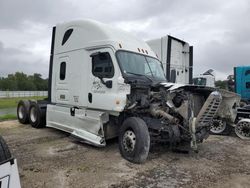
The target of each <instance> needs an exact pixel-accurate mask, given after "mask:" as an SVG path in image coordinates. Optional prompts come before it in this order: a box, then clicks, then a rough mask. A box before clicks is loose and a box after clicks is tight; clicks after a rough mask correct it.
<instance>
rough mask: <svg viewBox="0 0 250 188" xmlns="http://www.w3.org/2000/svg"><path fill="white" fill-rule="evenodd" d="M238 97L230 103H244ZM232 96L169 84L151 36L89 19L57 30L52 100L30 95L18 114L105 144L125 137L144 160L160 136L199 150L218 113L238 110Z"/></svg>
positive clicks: (128, 153) (125, 150) (133, 155)
mask: <svg viewBox="0 0 250 188" xmlns="http://www.w3.org/2000/svg"><path fill="white" fill-rule="evenodd" d="M184 46H185V45H184ZM188 49H190V48H189V47H188V45H186V46H185V50H187V51H188ZM185 53H186V51H185ZM187 53H188V52H187ZM181 54H184V53H182V52H181ZM185 68H186V69H188V70H187V71H189V67H185ZM181 70H182V69H181ZM181 70H180V71H181ZM183 71H186V70H185V69H184V70H183ZM170 72H171V71H170ZM226 97H227V96H226ZM231 98H233V100H232V101H231V102H230V103H226V105H225V106H227V107H228V109H232V107H233V105H234V104H235V103H237V101H238V98H237V97H236V96H235V95H234V96H232V97H231ZM226 99H227V98H225V97H224V94H223V93H222V94H221V93H220V92H219V91H215V89H211V88H204V87H202V88H199V87H198V86H187V85H181V84H173V83H168V82H167V81H166V77H165V75H164V71H163V69H162V64H161V63H160V62H159V60H158V59H157V57H156V55H155V53H154V52H153V51H152V50H151V48H150V47H149V46H148V45H147V44H146V43H145V42H143V41H142V40H139V39H137V38H136V37H134V36H132V35H130V34H128V33H125V32H123V31H120V30H117V29H115V28H113V27H110V26H107V25H105V24H102V23H99V22H95V21H90V20H82V21H72V22H68V23H62V24H58V25H56V26H55V27H54V28H53V32H52V44H51V55H50V69H49V91H48V100H46V101H37V102H34V101H23V100H22V101H20V102H19V104H18V107H17V115H18V119H19V121H20V122H21V123H30V124H31V125H32V126H33V127H35V128H42V127H45V126H46V127H53V128H56V129H59V130H62V131H66V132H69V133H71V134H72V135H73V136H76V137H78V138H80V139H82V140H84V141H86V142H88V143H91V144H94V145H96V146H100V147H101V146H105V145H106V140H107V139H110V138H113V137H117V136H118V137H119V149H120V152H121V155H122V156H123V157H124V158H125V159H127V160H129V161H131V162H134V163H142V162H144V161H145V160H146V158H147V156H148V152H149V148H150V145H151V144H153V143H157V142H160V143H164V144H165V143H170V144H171V146H172V147H175V146H177V145H178V144H179V143H182V142H190V143H191V147H192V148H193V149H195V150H196V149H197V143H201V142H202V141H203V140H204V139H206V138H207V136H208V132H209V123H210V122H211V120H212V119H213V117H214V116H215V115H216V114H217V115H218V114H219V115H222V116H224V117H225V118H229V119H232V120H234V118H235V117H234V114H233V111H232V113H231V114H225V113H224V111H223V109H221V108H222V106H221V105H220V104H221V103H223V101H225V100H226Z"/></svg>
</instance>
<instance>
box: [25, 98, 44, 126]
mask: <svg viewBox="0 0 250 188" xmlns="http://www.w3.org/2000/svg"><path fill="white" fill-rule="evenodd" d="M29 122H30V124H31V126H32V127H34V128H43V127H45V124H46V105H45V107H44V105H43V104H40V105H39V104H38V103H35V102H32V103H31V104H30V108H29Z"/></svg>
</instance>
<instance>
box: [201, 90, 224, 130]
mask: <svg viewBox="0 0 250 188" xmlns="http://www.w3.org/2000/svg"><path fill="white" fill-rule="evenodd" d="M221 101H222V96H221V94H220V93H219V92H218V91H214V92H212V93H211V94H210V95H209V97H208V98H207V100H206V102H205V103H204V105H203V106H202V108H201V110H200V112H199V114H198V116H197V118H196V126H205V125H208V123H210V122H211V121H212V120H213V118H214V116H215V115H216V113H217V111H218V109H219V107H220V104H221Z"/></svg>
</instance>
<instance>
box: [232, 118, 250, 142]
mask: <svg viewBox="0 0 250 188" xmlns="http://www.w3.org/2000/svg"><path fill="white" fill-rule="evenodd" d="M235 133H236V135H237V136H238V137H240V138H242V139H250V122H249V121H244V120H242V121H239V122H238V123H237V125H236V127H235Z"/></svg>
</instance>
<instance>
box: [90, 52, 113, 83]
mask: <svg viewBox="0 0 250 188" xmlns="http://www.w3.org/2000/svg"><path fill="white" fill-rule="evenodd" d="M91 57H92V74H93V75H94V76H96V77H100V78H112V77H113V76H114V66H113V63H112V59H111V57H110V54H109V53H108V52H104V53H97V54H95V55H92V56H91Z"/></svg>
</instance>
